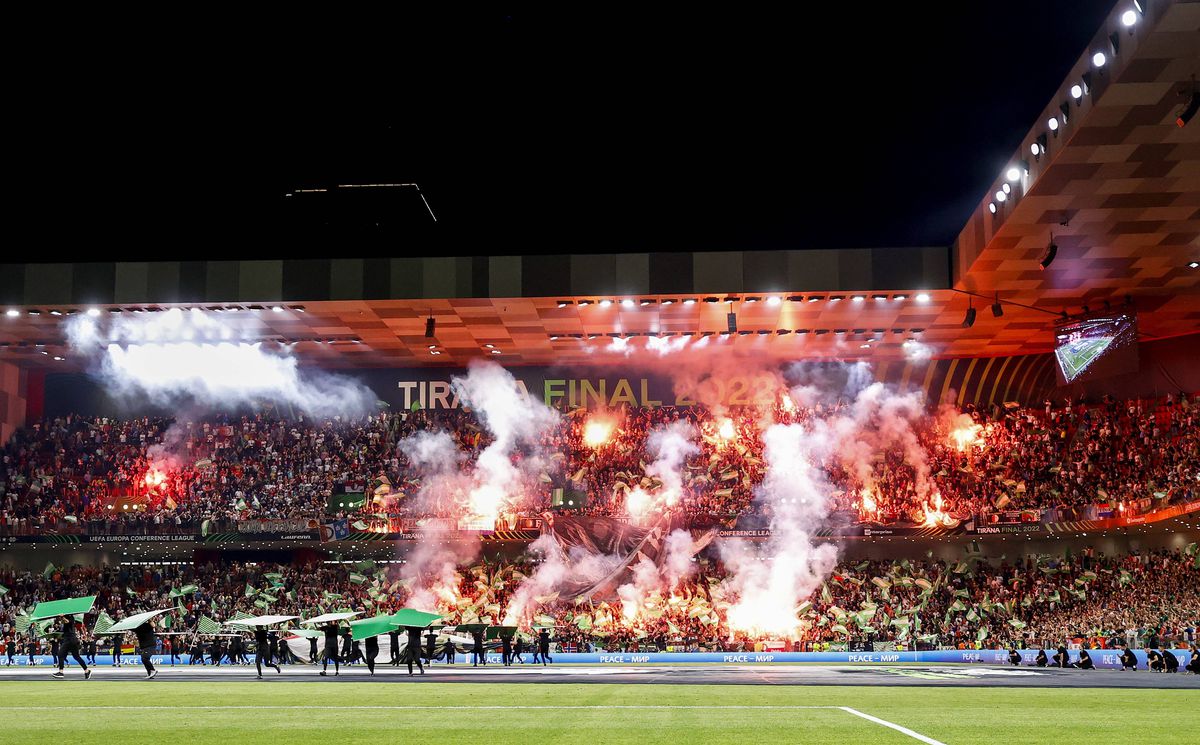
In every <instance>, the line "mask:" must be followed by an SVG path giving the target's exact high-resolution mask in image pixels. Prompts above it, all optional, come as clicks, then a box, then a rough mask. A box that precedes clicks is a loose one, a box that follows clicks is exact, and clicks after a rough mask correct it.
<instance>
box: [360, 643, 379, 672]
mask: <svg viewBox="0 0 1200 745" xmlns="http://www.w3.org/2000/svg"><path fill="white" fill-rule="evenodd" d="M363 646H364V648H365V650H366V651H365V652H363V660H364V661H365V662H366V663H367V670H369V671H370V672H371V674H372V675H374V674H375V658H376V657H378V656H379V637H377V636H370V637H367V641H366V643H365V644H364V645H363Z"/></svg>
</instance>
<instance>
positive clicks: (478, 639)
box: [471, 629, 487, 667]
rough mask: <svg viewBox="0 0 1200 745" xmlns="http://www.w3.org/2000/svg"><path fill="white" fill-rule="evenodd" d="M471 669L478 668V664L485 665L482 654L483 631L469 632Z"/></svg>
mask: <svg viewBox="0 0 1200 745" xmlns="http://www.w3.org/2000/svg"><path fill="white" fill-rule="evenodd" d="M471 642H472V644H471V667H478V666H479V663H481V662H482V663H483V664H484V665H485V666H486V665H487V656H486V655H485V654H484V653H483V629H475V630H473V631H472V632H471Z"/></svg>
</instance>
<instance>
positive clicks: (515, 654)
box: [509, 636, 525, 665]
mask: <svg viewBox="0 0 1200 745" xmlns="http://www.w3.org/2000/svg"><path fill="white" fill-rule="evenodd" d="M524 652H525V640H524V639H522V638H521V637H519V636H518V637H517V642H516V644H514V645H513V651H512V656H511V657H510V658H509V662H520V663H521V664H522V665H524V664H525V658H524V657H522V656H521V655H522V653H524Z"/></svg>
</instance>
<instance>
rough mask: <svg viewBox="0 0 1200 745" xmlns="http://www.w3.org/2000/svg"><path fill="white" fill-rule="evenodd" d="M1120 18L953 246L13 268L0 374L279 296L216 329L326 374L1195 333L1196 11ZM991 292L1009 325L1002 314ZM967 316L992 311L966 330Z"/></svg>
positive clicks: (1117, 11) (857, 352)
mask: <svg viewBox="0 0 1200 745" xmlns="http://www.w3.org/2000/svg"><path fill="white" fill-rule="evenodd" d="M1128 10H1129V7H1128V4H1126V3H1118V4H1117V5H1116V6H1115V7H1114V8H1113V10H1112V12H1111V13H1110V15H1109V16H1108V18H1107V19H1106V20H1105V21H1104V23H1103V25H1102V27H1101V28H1100V29H1099V30H1098V31H1097V33H1096V35H1095V38H1094V39H1093V42H1092V43H1091V44H1090V45H1089V46H1088V48H1087V49H1086V50H1085V51H1084V53H1083V54H1082V55H1081V56H1080V57H1079V59H1078V61H1077V63H1076V64H1075V66H1074V67H1073V68H1072V70H1071V72H1070V74H1069V75H1068V76H1067V77H1066V78H1065V79H1064V80H1063V81H1062V84H1061V85H1060V87H1059V89H1058V91H1057V92H1056V94H1055V95H1054V96H1053V97H1052V98H1051V99H1050V100H1049V101H1048V102H1047V104H1046V108H1045V110H1044V111H1043V112H1042V114H1041V115H1040V116H1038V117H1037V119H1036V120H1035V121H1034V123H1033V126H1032V128H1031V129H1030V130H1029V132H1028V134H1027V135H1026V137H1025V138H1024V140H1023V142H1022V144H1021V146H1020V148H1019V149H1018V150H1017V151H1016V152H1015V153H1013V155H1012V157H1011V159H1010V160H1009V162H1008V164H1006V165H1005V166H1004V167H1003V168H1001V170H1000V172H999V173H997V174H996V181H995V183H994V184H993V185H992V187H991V188H990V189H989V190H988V191H987V193H986V194H985V195H982V198H981V201H980V202H979V204H978V206H977V208H976V210H975V212H974V214H973V215H972V216H971V218H970V220H969V221H968V223H967V224H966V225H965V226H964V227H963V229H962V231H961V233H960V234H959V236H958V239H957V241H956V242H955V244H954V245H953V246H952V247H949V248H938V247H932V248H900V249H861V250H826V251H727V252H711V253H694V254H688V253H645V254H613V255H603V256H599V255H584V254H564V255H561V256H556V257H540V256H536V257H535V256H525V257H522V256H506V257H464V258H447V257H439V258H430V259H408V258H404V259H400V258H397V259H332V260H324V261H316V262H308V261H241V262H238V261H222V262H205V261H192V262H188V261H174V262H154V263H147V262H124V263H121V262H115V263H107V264H75V265H70V264H26V265H10V267H9V268H8V269H9V270H8V271H5V272H3V273H2V274H3V276H0V303H10V305H7V306H5V307H4V310H11V311H15V315H14V316H12V317H9V316H7V315H6V316H3V317H0V345H2V346H0V360H16V361H18V362H19V363H20V364H23V365H45V366H60V367H64V368H65V367H70V366H71V365H72V364H73V360H72V359H70V355H69V353H68V352H67V351H66V349H65V347H64V346H63V343H64V341H65V339H64V333H63V330H62V328H61V322H62V320H64V319H63V317H62V316H56V315H52V311H58V312H59V313H67V312H70V311H72V310H73V311H75V312H79V311H82V310H85V309H87V308H89V307H99V308H103V309H107V308H110V307H120V308H124V309H125V310H126V311H132V310H134V309H138V310H145V309H151V308H167V307H176V306H179V307H200V308H216V307H222V308H228V307H231V306H237V307H240V308H243V309H246V308H249V307H250V306H253V305H259V306H265V307H267V308H269V306H271V305H273V304H276V303H278V304H280V305H281V306H283V307H282V309H281V311H280V312H278V313H273V312H270V310H268V309H264V310H260V311H258V312H255V311H254V310H252V309H251V310H244V311H242V312H239V313H235V314H226V315H224V316H223V318H224V319H226V320H227V321H228V322H229V323H231V324H233V325H234V327H236V328H237V329H238V330H239V333H240V334H244V336H245V338H248V339H255V340H265V341H268V342H282V343H289V344H291V343H294V344H295V345H296V346H295V347H294V349H295V350H296V351H297V353H298V354H299V355H300V356H301V357H302V358H303V359H305V360H307V361H312V362H315V363H318V364H321V365H328V366H395V365H404V366H408V365H461V364H463V363H464V362H466V361H467V359H469V358H471V357H479V356H496V357H498V358H499V359H500V360H501V361H503V362H505V363H507V364H523V363H524V364H533V363H572V362H583V361H587V362H589V363H597V362H604V361H607V360H612V361H620V360H621V359H622V355H618V354H613V355H607V356H606V355H604V354H597V353H596V351H597V349H598V348H603V347H607V346H609V345H611V344H613V340H612V339H613V337H612V335H614V334H623V333H625V334H627V333H636V334H638V335H639V338H638V339H637V340H636V341H633V340H631V341H629V342H627V343H628V344H631V345H635V346H636V345H641V344H647V343H649V344H652V345H659V344H663V343H664V342H663V341H651V340H650V339H649V338H648V337H646V336H645V335H646V334H658V333H669V334H693V335H696V336H694V337H693V340H694V342H698V341H699V340H700V339H702V338H703V337H702V336H701V335H703V334H705V333H706V332H712V333H713V335H714V336H716V335H717V334H719V333H720V332H722V331H724V330H726V328H727V326H726V313H727V312H729V311H730V310H731V309H732V310H733V311H735V312H736V314H737V328H738V331H739V332H742V333H740V334H738V335H735V336H734V337H732V338H730V339H726V340H724V341H723V342H722V341H719V339H720V337H719V336H716V339H713V340H711V341H710V342H708V343H709V344H713V345H715V344H717V343H725V344H729V345H731V346H732V347H733V349H735V350H737V351H739V352H745V353H747V354H754V355H761V354H769V355H772V356H776V357H779V358H783V359H797V358H804V357H825V356H840V357H851V358H853V357H859V356H863V357H882V358H888V357H901V356H903V355H904V352H905V349H904V347H903V346H902V344H903V342H904V341H906V340H908V339H913V338H915V339H917V340H919V341H920V342H921V343H923V344H927V345H929V346H930V347H932V348H933V351H934V353H935V354H937V355H938V356H945V357H971V356H994V355H1008V354H1020V353H1033V352H1044V351H1048V350H1049V349H1050V348H1051V347H1052V344H1053V336H1052V334H1051V333H1050V329H1051V325H1052V322H1053V320H1054V317H1055V316H1057V315H1058V314H1059V313H1061V312H1063V311H1065V312H1067V313H1072V314H1074V313H1079V312H1081V311H1082V309H1083V307H1084V306H1088V307H1090V308H1091V309H1092V310H1099V309H1101V308H1103V306H1104V304H1105V303H1108V304H1110V305H1111V306H1113V307H1121V306H1122V305H1123V304H1124V303H1125V302H1126V297H1127V296H1128V298H1129V299H1130V300H1131V302H1132V304H1133V307H1134V308H1136V310H1137V311H1138V314H1139V317H1140V325H1141V332H1142V334H1143V336H1144V337H1148V338H1162V337H1169V336H1176V335H1180V334H1188V333H1194V332H1196V330H1197V329H1198V328H1200V269H1198V268H1197V267H1196V266H1192V265H1193V264H1195V263H1196V262H1198V261H1200V117H1198V118H1197V120H1193V121H1191V122H1190V123H1189V124H1187V125H1186V126H1177V125H1176V121H1175V120H1176V118H1177V117H1178V116H1179V114H1180V112H1181V111H1182V110H1183V108H1184V106H1185V104H1186V103H1187V100H1188V95H1189V94H1190V93H1191V92H1192V91H1194V90H1196V89H1195V88H1194V85H1195V84H1194V83H1193V82H1192V79H1193V77H1194V76H1196V75H1197V74H1200V53H1198V52H1197V49H1198V47H1197V44H1196V41H1195V40H1196V38H1197V37H1198V36H1200V2H1195V1H1194V0H1175V1H1173V2H1166V1H1164V2H1154V3H1149V4H1148V5H1147V12H1146V15H1144V16H1141V15H1139V16H1137V17H1136V18H1135V19H1134V20H1135V23H1134V25H1132V26H1126V25H1125V23H1124V21H1123V18H1122V16H1123V15H1124V14H1125V13H1126V11H1128ZM1114 52H1115V54H1114ZM1097 53H1099V54H1103V55H1104V60H1103V62H1104V64H1103V65H1102V66H1098V65H1097V64H1096V60H1097V58H1096V57H1095V55H1096V54H1097ZM1075 86H1079V87H1080V89H1081V90H1080V92H1081V93H1082V95H1080V96H1078V97H1076V96H1075V95H1074V93H1073V88H1074V87H1075ZM1085 88H1086V90H1083V89H1085ZM1064 114H1065V117H1064ZM1052 117H1053V118H1054V119H1055V125H1056V127H1057V128H1056V129H1053V130H1052V129H1051V125H1050V119H1051V118H1052ZM1034 145H1037V146H1038V149H1039V152H1038V154H1037V155H1036V156H1035V155H1034V154H1033V150H1032V146H1034ZM1010 168H1015V169H1016V174H1015V179H1014V180H1010V179H1009V177H1008V170H1009V169H1010ZM1006 188H1007V190H1008V191H1005V189H1006ZM998 192H999V193H1004V199H1003V200H1001V199H1000V198H999V196H998V195H997V193H998ZM829 198H834V197H832V196H830V197H829ZM992 205H995V207H996V211H995V213H993V212H992V209H991V208H992ZM1052 243H1053V244H1054V245H1055V246H1056V254H1055V256H1054V257H1053V261H1051V262H1047V266H1046V267H1045V268H1043V267H1042V266H1040V262H1041V261H1042V260H1043V259H1044V258H1045V257H1046V256H1047V252H1048V249H1049V246H1050V245H1051V244H1052ZM920 293H924V295H927V296H928V298H927V299H925V298H924V297H922V299H920V300H919V299H918V294H920ZM967 293H974V294H975V295H976V297H969V295H968V294H967ZM856 295H861V296H863V298H864V299H863V300H861V301H855V300H854V299H853V298H854V296H856ZM876 295H880V296H884V298H876V297H875V296H876ZM898 295H904V296H906V297H903V298H899V297H897V296H898ZM771 296H776V297H780V298H785V299H784V300H782V301H781V302H780V303H779V304H778V305H773V304H770V303H769V302H767V298H769V297H771ZM835 296H841V297H842V298H844V299H842V300H835V299H834V298H835ZM997 296H998V297H999V300H1000V301H1001V302H1002V303H1003V311H1004V312H1003V316H1002V317H993V315H992V313H991V312H989V310H988V307H989V306H990V305H991V304H992V302H993V301H994V299H995V298H996V297H997ZM751 297H758V298H762V301H761V302H759V303H755V304H751V303H749V302H748V299H749V298H751ZM789 297H790V298H798V299H793V300H787V299H786V298H789ZM625 298H628V299H630V300H631V301H633V307H631V308H630V307H624V306H623V305H622V304H621V303H620V301H621V300H622V299H625ZM708 298H716V299H717V302H705V301H706V299H708ZM726 298H735V299H736V301H735V302H734V303H733V304H732V306H731V305H729V304H727V303H726V302H725V301H726ZM814 298H817V299H815V300H814ZM688 299H695V300H696V301H697V302H695V303H694V304H686V303H685V302H684V301H686V300H688ZM602 300H609V301H612V303H613V304H612V305H611V306H609V307H601V304H600V301H602ZM643 300H651V301H654V302H652V303H650V304H648V305H642V301H643ZM667 300H674V301H676V302H675V303H672V304H667V303H666V302H665V301H667ZM563 301H568V302H566V303H565V304H564V302H563ZM581 301H590V302H589V304H588V305H584V304H583V302H581ZM968 303H970V304H972V305H973V307H975V308H976V309H977V311H978V316H977V319H976V321H975V323H974V325H973V326H972V327H970V328H963V320H964V315H965V313H966V310H967V308H968ZM297 306H303V309H304V310H303V312H301V311H299V310H295V309H294V308H295V307H297ZM560 306H563V307H560ZM31 309H35V310H38V311H40V312H39V314H37V315H30V314H29V313H28V311H29V310H31ZM431 315H432V316H433V317H434V318H435V335H434V337H433V338H428V337H426V336H425V324H426V319H427V318H428V317H430V316H431ZM780 330H783V331H787V332H792V333H785V334H782V335H781V334H778V333H777V332H778V331H780ZM839 330H841V331H842V332H843V333H838V331H839ZM797 331H806V332H807V333H801V334H797V333H795V332H797ZM821 331H825V332H827V333H818V332H821ZM744 332H751V333H749V334H745V333H744ZM553 337H558V338H557V339H554V338H553ZM588 337H595V338H591V339H589V338H588ZM674 338H675V339H677V340H681V339H682V337H679V336H676V337H674ZM318 340H319V342H320V343H317V341H318ZM331 342H332V343H331ZM667 343H670V342H667ZM675 343H680V344H682V343H684V342H682V341H677V342H675ZM39 344H44V345H46V346H38V345H39ZM430 344H434V345H436V346H435V348H434V349H430V348H429V345H430ZM489 344H490V345H492V347H488V346H487V345H489ZM435 351H436V352H439V354H436V355H435V354H432V352H435ZM494 352H499V354H498V355H494V354H493V353H494ZM55 357H64V358H66V359H63V360H61V361H60V360H55V359H54V358H55Z"/></svg>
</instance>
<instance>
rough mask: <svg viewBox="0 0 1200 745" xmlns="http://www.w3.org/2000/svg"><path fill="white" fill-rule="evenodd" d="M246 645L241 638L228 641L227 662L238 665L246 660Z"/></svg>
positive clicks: (237, 637) (236, 637)
mask: <svg viewBox="0 0 1200 745" xmlns="http://www.w3.org/2000/svg"><path fill="white" fill-rule="evenodd" d="M245 650H246V643H245V640H243V639H242V637H241V636H235V637H233V638H232V639H230V640H229V662H230V663H231V664H234V665H240V664H242V662H243V661H245V660H246V652H245Z"/></svg>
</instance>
